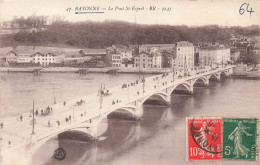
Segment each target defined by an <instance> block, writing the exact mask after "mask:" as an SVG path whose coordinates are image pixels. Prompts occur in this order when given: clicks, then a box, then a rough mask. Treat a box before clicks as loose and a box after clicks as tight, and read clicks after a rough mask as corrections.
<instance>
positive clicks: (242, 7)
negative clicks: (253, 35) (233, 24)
mask: <svg viewBox="0 0 260 165" xmlns="http://www.w3.org/2000/svg"><path fill="white" fill-rule="evenodd" d="M244 5H246V11H247V12H249V13H250V17H251V13H253V12H255V11H253V9H252V7H251V10H248V6H249V3H243V4H242V5H241V6H240V9H239V14H240V15H243V14H244V13H245V9H244Z"/></svg>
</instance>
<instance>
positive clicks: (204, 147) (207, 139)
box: [186, 118, 222, 161]
mask: <svg viewBox="0 0 260 165" xmlns="http://www.w3.org/2000/svg"><path fill="white" fill-rule="evenodd" d="M186 122H187V160H188V161H193V160H221V149H222V148H221V142H222V119H221V118H187V121H186Z"/></svg>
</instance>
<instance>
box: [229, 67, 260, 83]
mask: <svg viewBox="0 0 260 165" xmlns="http://www.w3.org/2000/svg"><path fill="white" fill-rule="evenodd" d="M231 77H232V78H238V79H251V80H260V71H259V70H257V71H247V70H246V67H243V66H240V67H235V68H234V72H233V74H232V76H231Z"/></svg>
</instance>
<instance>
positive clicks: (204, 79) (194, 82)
mask: <svg viewBox="0 0 260 165" xmlns="http://www.w3.org/2000/svg"><path fill="white" fill-rule="evenodd" d="M198 81H202V82H203V83H204V85H208V79H207V77H204V76H203V77H199V78H196V79H195V80H193V84H192V86H194V84H196V83H197V82H198Z"/></svg>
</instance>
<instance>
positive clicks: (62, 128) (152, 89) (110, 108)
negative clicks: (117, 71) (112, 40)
mask: <svg viewBox="0 0 260 165" xmlns="http://www.w3.org/2000/svg"><path fill="white" fill-rule="evenodd" d="M234 67H235V66H226V67H221V68H205V69H201V70H195V69H193V70H186V72H185V73H184V72H180V71H174V72H165V73H163V74H159V75H155V76H150V77H147V78H143V79H139V80H130V81H129V82H125V84H122V86H117V87H113V88H105V87H104V85H101V84H97V85H100V86H101V88H100V91H97V92H96V93H92V94H89V95H86V96H83V97H79V98H75V99H72V100H67V101H65V102H61V103H57V104H54V105H52V106H50V107H49V109H51V113H49V114H47V115H46V114H44V115H41V114H40V113H41V110H46V107H37V105H35V107H34V110H38V111H39V114H38V115H34V117H35V122H34V125H33V115H32V111H31V112H28V113H25V114H21V116H22V119H21V116H14V117H9V118H5V119H3V120H2V121H0V123H3V127H2V128H1V129H0V136H1V137H0V149H1V150H0V151H1V157H2V160H3V162H4V164H5V162H8V163H10V162H11V163H13V164H15V162H16V161H17V160H19V157H13V156H11V157H10V153H13V154H15V152H14V151H16V153H17V152H18V151H19V153H21V152H24V153H26V152H33V151H35V150H37V148H38V147H40V146H41V145H43V144H44V143H45V142H46V141H47V140H49V139H50V138H52V137H54V136H57V135H58V134H60V133H63V132H66V131H70V130H77V131H81V132H84V133H86V134H89V135H90V136H92V137H93V139H96V138H97V126H98V124H99V123H100V122H101V121H102V120H103V119H104V118H106V117H107V115H109V114H110V113H112V112H114V111H117V110H125V111H128V112H129V113H131V114H132V115H133V117H135V118H136V119H138V118H140V117H142V113H143V111H142V105H143V103H144V102H145V101H146V100H148V99H150V98H153V97H154V98H160V99H161V100H163V101H165V102H166V103H168V104H169V103H170V97H171V93H172V92H173V91H174V90H175V89H178V87H180V86H182V87H184V89H186V90H187V91H188V92H189V93H191V94H192V93H193V85H194V84H195V83H196V82H198V81H201V82H203V83H204V84H205V85H208V84H209V79H211V78H215V79H216V80H220V77H221V74H224V75H226V76H229V75H231V74H232V72H233V68H234ZM31 108H32V107H31ZM34 112H35V111H34ZM34 114H35V113H34ZM11 155H12V154H11ZM18 162H19V161H18ZM8 163H6V164H8Z"/></svg>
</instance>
